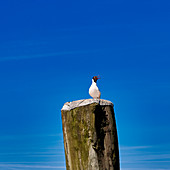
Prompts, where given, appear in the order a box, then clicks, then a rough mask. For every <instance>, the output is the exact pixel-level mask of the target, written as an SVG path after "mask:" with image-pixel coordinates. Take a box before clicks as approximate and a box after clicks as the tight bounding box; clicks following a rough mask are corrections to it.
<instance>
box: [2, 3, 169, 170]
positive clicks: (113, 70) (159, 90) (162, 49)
mask: <svg viewBox="0 0 170 170" xmlns="http://www.w3.org/2000/svg"><path fill="white" fill-rule="evenodd" d="M169 7H170V2H169V1H168V0H165V1H160V0H139V1H133V0H130V1H124V0H120V1H111V0H108V1H101V0H98V1H96V0H94V1H60V2H59V1H55V0H50V1H46V0H29V1H27V0H25V1H22V0H16V1H12V0H6V1H1V2H0V22H1V27H0V37H1V38H0V169H2V170H36V169H44V170H48V169H49V170H50V169H59V170H60V169H61V170H63V169H65V158H64V149H63V136H62V124H61V113H60V110H61V108H62V106H63V104H64V103H65V102H67V101H74V100H79V99H85V98H90V96H89V95H88V88H89V86H90V84H91V78H92V77H93V76H94V75H100V76H101V79H100V80H99V81H98V86H99V88H100V91H101V98H103V99H107V100H110V101H112V102H113V103H114V108H115V114H116V122H117V128H118V137H119V146H120V160H121V162H120V163H121V169H122V170H152V169H154V170H167V169H169V168H170V124H169V120H170V107H169V106H170V104H169V103H170V78H169V74H170V67H169V65H170V50H169V49H170V31H169V30H170V12H169Z"/></svg>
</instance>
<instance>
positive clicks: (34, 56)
mask: <svg viewBox="0 0 170 170" xmlns="http://www.w3.org/2000/svg"><path fill="white" fill-rule="evenodd" d="M101 51H103V50H101V49H98V50H80V51H62V52H56V53H46V54H36V55H23V56H8V57H1V58H0V61H10V60H24V59H34V58H45V57H57V56H64V55H70V54H88V53H95V52H101Z"/></svg>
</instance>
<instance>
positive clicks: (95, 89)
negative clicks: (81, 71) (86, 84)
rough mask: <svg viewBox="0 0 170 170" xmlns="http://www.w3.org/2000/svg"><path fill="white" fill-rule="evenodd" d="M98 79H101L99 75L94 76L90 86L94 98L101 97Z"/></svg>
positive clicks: (90, 92)
mask: <svg viewBox="0 0 170 170" xmlns="http://www.w3.org/2000/svg"><path fill="white" fill-rule="evenodd" d="M98 79H99V77H98V76H94V77H93V78H92V84H91V86H90V88H89V94H90V96H91V97H93V99H100V95H101V93H100V91H99V89H98V87H97V84H96V82H97V80H98Z"/></svg>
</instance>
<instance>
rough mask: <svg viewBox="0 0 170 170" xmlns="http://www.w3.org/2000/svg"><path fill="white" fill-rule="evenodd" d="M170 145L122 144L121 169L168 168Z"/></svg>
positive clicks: (164, 169)
mask: <svg viewBox="0 0 170 170" xmlns="http://www.w3.org/2000/svg"><path fill="white" fill-rule="evenodd" d="M168 147H169V145H167V146H166V145H164V146H162V145H160V146H121V147H120V158H121V166H122V168H121V170H125V169H126V170H128V169H129V170H130V169H131V170H143V169H145V170H152V169H154V170H167V169H168V167H170V150H169V149H167V148H168ZM139 167H140V168H139Z"/></svg>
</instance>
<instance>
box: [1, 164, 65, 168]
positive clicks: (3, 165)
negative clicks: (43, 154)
mask: <svg viewBox="0 0 170 170" xmlns="http://www.w3.org/2000/svg"><path fill="white" fill-rule="evenodd" d="M0 167H1V168H22V169H25V168H30V169H32V168H34V169H35V168H36V169H66V167H65V166H50V165H28V164H0Z"/></svg>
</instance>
